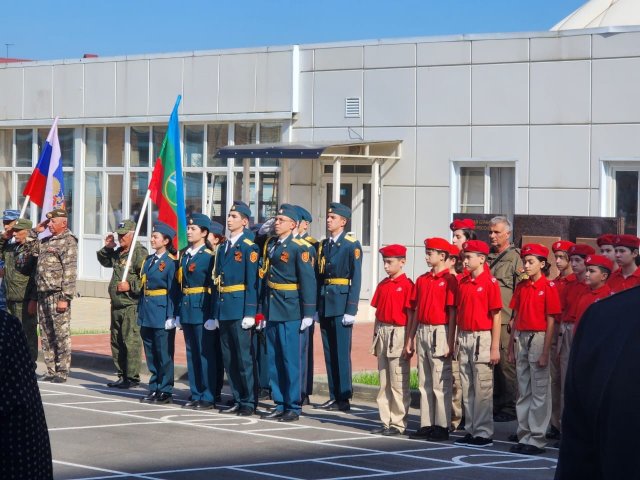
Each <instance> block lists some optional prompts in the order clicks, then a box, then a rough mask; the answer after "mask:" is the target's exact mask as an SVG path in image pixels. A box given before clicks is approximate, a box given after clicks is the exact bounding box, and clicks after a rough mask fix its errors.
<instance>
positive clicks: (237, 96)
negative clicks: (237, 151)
mask: <svg viewBox="0 0 640 480" xmlns="http://www.w3.org/2000/svg"><path fill="white" fill-rule="evenodd" d="M638 85H640V27H624V28H617V29H614V28H611V27H608V28H601V29H594V30H570V31H559V32H541V33H523V34H498V35H469V36H453V37H438V38H428V37H427V38H411V39H400V40H385V41H375V42H373V41H371V42H349V43H339V44H320V45H300V46H289V47H273V48H256V49H242V50H223V51H206V52H195V53H186V54H185V53H176V54H164V55H149V56H136V57H117V58H95V59H83V60H65V61H47V62H26V63H21V64H7V65H0V209H4V208H20V206H21V203H22V201H23V198H22V195H21V192H22V189H23V187H24V184H25V183H26V181H27V179H28V177H29V175H30V173H31V171H32V168H33V166H34V165H35V163H36V162H37V159H38V155H39V147H40V145H41V144H42V143H43V140H44V138H45V137H46V134H47V133H48V129H49V128H50V126H51V123H52V119H53V118H54V117H55V116H60V121H59V132H60V140H61V146H62V150H63V162H64V172H65V195H66V199H67V204H68V208H69V210H70V211H71V215H72V217H71V228H72V230H73V232H74V233H75V234H76V235H77V236H78V238H79V240H80V259H81V260H80V273H79V275H80V279H81V282H80V288H81V292H82V293H83V294H84V295H104V293H105V291H106V290H105V286H104V285H105V282H106V280H107V279H108V278H109V276H110V271H108V270H105V269H103V268H101V267H100V266H99V264H98V262H97V260H96V258H95V252H96V250H98V249H99V248H100V247H101V246H102V243H103V240H102V239H103V238H104V235H105V234H106V232H109V231H113V230H114V228H115V225H116V224H117V222H118V221H119V220H120V219H122V218H129V217H136V218H137V216H138V215H139V209H140V205H141V202H142V199H143V197H144V193H145V190H146V186H147V184H148V181H149V177H150V173H151V171H152V169H153V164H154V160H153V159H154V158H155V156H156V155H157V154H158V150H159V146H160V144H161V142H162V138H163V137H164V133H165V131H166V124H167V121H168V115H169V113H170V110H171V108H172V106H173V103H174V101H175V99H176V97H177V95H178V94H181V95H182V96H183V100H182V104H181V107H180V122H181V124H182V141H183V146H182V150H183V160H184V180H185V192H186V197H187V198H186V203H187V208H188V210H189V211H204V212H210V214H211V215H212V216H214V217H216V218H217V220H218V221H221V222H224V217H225V214H226V211H227V208H228V206H229V205H230V202H231V201H232V200H233V199H243V200H245V201H247V202H248V203H250V205H251V208H252V211H253V214H254V218H255V221H256V222H262V221H264V220H265V219H267V218H269V217H270V216H271V215H272V214H273V212H274V211H275V209H276V207H277V205H278V204H279V203H281V202H283V201H290V202H293V203H298V204H300V205H302V206H304V207H306V208H307V209H308V210H310V211H311V212H312V214H313V216H314V224H313V229H312V234H313V235H314V236H317V237H323V236H324V220H323V219H324V216H325V212H326V205H327V203H328V201H330V200H331V199H333V198H337V197H336V195H339V197H340V199H341V200H342V201H343V202H346V203H350V204H351V205H352V207H353V210H354V218H353V220H352V223H351V225H350V230H352V231H354V232H355V234H356V235H357V236H358V237H359V238H360V239H361V241H362V243H363V247H364V250H365V259H366V261H365V278H366V279H367V280H366V281H365V282H364V285H363V294H362V296H363V298H368V297H369V295H370V293H371V291H372V290H371V289H372V288H373V287H374V286H375V283H377V280H378V277H379V272H380V271H381V270H380V269H379V268H377V267H378V258H377V251H376V250H377V247H378V246H381V245H384V244H390V243H402V244H404V245H407V247H408V252H409V253H408V259H407V260H408V261H407V269H406V270H407V273H408V274H409V275H410V276H414V275H418V274H420V273H422V272H423V271H424V270H425V268H426V267H425V264H424V258H423V253H422V252H423V243H422V242H423V240H424V238H425V237H430V236H444V237H445V238H448V237H449V235H450V232H449V229H448V225H449V223H450V221H451V216H452V213H454V212H473V213H482V212H484V213H497V212H500V213H506V214H510V215H512V214H514V213H521V214H544V215H589V216H613V215H621V216H624V217H625V218H626V221H627V222H626V224H627V229H628V231H633V232H636V231H637V219H638V198H639V173H640V88H638ZM256 143H262V144H264V143H280V144H288V143H308V144H326V145H328V144H331V145H334V147H331V148H329V149H328V150H327V151H326V152H330V154H326V155H323V156H321V157H320V158H318V159H314V160H308V159H294V158H290V159H287V158H281V159H274V158H262V159H261V158H245V159H240V158H224V159H220V158H215V152H216V150H217V149H218V148H220V147H223V146H226V145H243V144H256ZM336 169H337V170H336ZM378 174H379V175H378ZM335 182H337V183H335ZM334 183H335V184H336V185H337V184H338V183H339V184H340V188H339V189H338V188H337V187H336V188H334V187H333V185H334ZM30 213H31V216H32V217H35V216H37V214H38V212H37V211H36V209H35V207H33V208H32V209H31V212H30ZM152 218H153V212H152V211H150V212H149V215H147V220H146V222H145V225H144V226H143V228H142V234H143V238H142V241H143V242H147V241H148V238H147V235H148V232H149V231H150V224H151V219H152Z"/></svg>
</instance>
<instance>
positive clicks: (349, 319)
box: [342, 313, 356, 327]
mask: <svg viewBox="0 0 640 480" xmlns="http://www.w3.org/2000/svg"><path fill="white" fill-rule="evenodd" d="M354 323H356V317H354V316H353V315H349V314H348V313H345V314H344V317H342V325H344V326H345V327H348V326H349V325H353V324H354Z"/></svg>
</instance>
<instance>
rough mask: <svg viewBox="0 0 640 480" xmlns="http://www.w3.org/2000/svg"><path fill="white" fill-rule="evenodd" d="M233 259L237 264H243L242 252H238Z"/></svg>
mask: <svg viewBox="0 0 640 480" xmlns="http://www.w3.org/2000/svg"><path fill="white" fill-rule="evenodd" d="M233 259H234V260H235V261H236V262H241V261H242V252H241V251H240V250H236V253H235V254H234V255H233Z"/></svg>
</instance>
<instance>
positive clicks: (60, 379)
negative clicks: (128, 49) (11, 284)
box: [28, 208, 78, 383]
mask: <svg viewBox="0 0 640 480" xmlns="http://www.w3.org/2000/svg"><path fill="white" fill-rule="evenodd" d="M45 228H48V229H49V231H50V232H51V236H50V237H47V238H44V239H43V240H40V241H33V242H31V243H30V244H29V251H30V254H31V255H32V256H36V257H38V260H37V262H38V263H37V267H36V274H35V275H36V277H35V287H36V288H35V289H33V291H32V293H31V294H30V297H31V300H30V302H29V308H28V311H29V314H31V315H35V314H36V309H37V312H38V323H39V324H40V330H41V332H42V354H43V356H44V363H45V365H46V367H47V374H46V375H45V377H43V380H48V381H51V382H53V383H64V382H66V381H67V376H68V375H69V367H70V365H71V328H70V327H71V300H72V299H73V297H74V295H75V293H76V279H77V277H78V239H77V238H76V237H74V236H73V234H72V233H71V232H70V231H69V229H68V228H67V212H66V211H65V210H64V209H62V208H57V209H55V210H52V211H51V212H49V213H47V220H45V221H44V222H41V223H39V224H38V225H37V226H36V228H35V233H42V232H44V230H45Z"/></svg>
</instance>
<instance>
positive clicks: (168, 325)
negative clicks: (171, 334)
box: [164, 318, 176, 330]
mask: <svg viewBox="0 0 640 480" xmlns="http://www.w3.org/2000/svg"><path fill="white" fill-rule="evenodd" d="M174 328H176V321H175V319H174V318H167V320H166V321H165V322H164V329H165V330H173V329H174Z"/></svg>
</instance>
